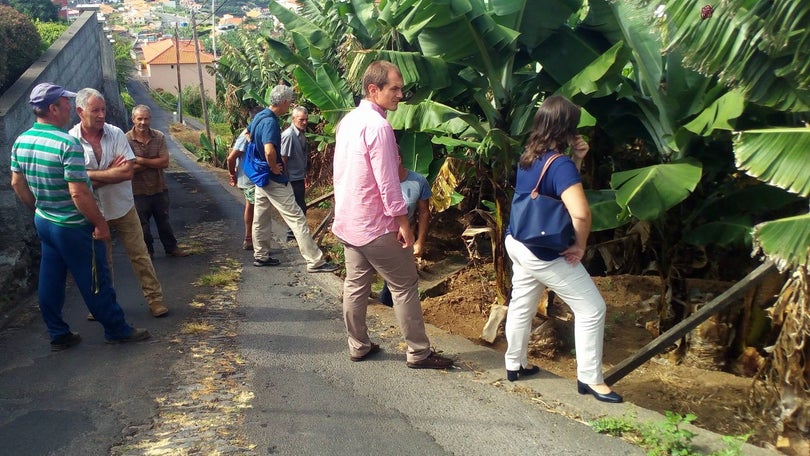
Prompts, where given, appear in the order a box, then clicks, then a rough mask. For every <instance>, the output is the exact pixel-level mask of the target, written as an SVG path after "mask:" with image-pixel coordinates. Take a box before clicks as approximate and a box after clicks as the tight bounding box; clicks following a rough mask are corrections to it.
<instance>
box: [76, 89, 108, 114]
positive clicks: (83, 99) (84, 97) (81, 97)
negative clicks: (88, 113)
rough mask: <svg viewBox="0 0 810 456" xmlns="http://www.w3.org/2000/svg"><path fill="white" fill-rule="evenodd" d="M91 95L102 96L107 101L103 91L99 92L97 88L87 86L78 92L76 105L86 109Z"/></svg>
mask: <svg viewBox="0 0 810 456" xmlns="http://www.w3.org/2000/svg"><path fill="white" fill-rule="evenodd" d="M90 97H96V98H101V100H102V101H106V100H104V95H102V94H101V92H99V91H98V90H96V89H93V88H90V87H86V88H84V89H82V90H79V91H78V92H76V106H77V107H79V108H82V109H86V108H87V102H88V101H89V100H90Z"/></svg>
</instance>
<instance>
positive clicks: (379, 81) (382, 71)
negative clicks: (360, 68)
mask: <svg viewBox="0 0 810 456" xmlns="http://www.w3.org/2000/svg"><path fill="white" fill-rule="evenodd" d="M391 70H394V71H396V72H397V74H398V75H400V76H402V72H401V71H399V67H397V66H396V65H394V64H393V63H391V62H389V61H387V60H376V61H374V62H371V65H369V66H368V68H366V71H365V72H364V73H363V96H364V97H367V96H368V86H369V85H371V84H374V85H375V86H377V87H379V88H381V89H382V88H383V87H385V85H386V84H388V74H389V73H390V72H391Z"/></svg>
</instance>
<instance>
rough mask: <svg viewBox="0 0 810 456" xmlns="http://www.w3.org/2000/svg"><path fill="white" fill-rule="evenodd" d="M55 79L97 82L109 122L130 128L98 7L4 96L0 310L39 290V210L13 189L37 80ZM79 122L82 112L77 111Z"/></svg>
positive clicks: (74, 84) (70, 84) (0, 119)
mask: <svg viewBox="0 0 810 456" xmlns="http://www.w3.org/2000/svg"><path fill="white" fill-rule="evenodd" d="M41 82H53V83H55V84H59V85H61V86H63V87H65V88H66V89H68V90H71V91H74V92H75V91H77V90H79V89H82V88H84V87H93V88H95V89H97V90H99V91H101V93H103V94H104V96H105V98H106V99H107V121H108V122H110V123H112V124H115V125H117V126H119V127H121V128H123V129H125V130H126V129H128V128H129V127H128V118H129V116H128V115H127V114H126V112H125V108H124V104H123V101H122V100H121V94H120V93H119V91H118V84H117V82H116V81H115V59H114V56H113V50H112V45H111V44H110V42H109V41H108V40H107V38H106V36H105V33H104V31H103V29H102V25H101V24H100V23H99V22H98V20H97V19H96V13H95V12H84V13H82V14H81V16H79V19H78V20H77V21H75V22H74V23H73V24H72V25H71V26H70V28H68V29H67V30H66V31H65V33H64V34H62V36H61V37H60V38H59V39H58V40H57V41H56V42H55V43H54V44H53V45H52V46H51V47H50V48H49V49H48V50H47V51H46V52H45V54H43V55H42V56H41V57H40V58H39V59H38V60H37V61H36V62H34V64H33V65H31V67H30V68H28V70H27V71H26V72H25V73H24V74H23V75H22V76H21V77H20V79H18V80H17V82H15V83H14V85H12V86H11V87H10V88H9V89H8V90H7V91H6V92H5V93H3V94H2V96H0V290H2V293H0V311H4V310H6V309H7V308H8V307H9V306H10V305H11V304H13V303H15V302H17V301H18V299H19V298H21V297H25V296H27V295H29V294H30V293H32V292H33V291H35V286H36V283H37V275H38V265H39V255H40V248H39V240H38V239H37V237H36V232H35V231H34V225H33V216H34V215H33V213H32V212H31V211H30V210H28V209H27V208H26V207H25V206H23V205H22V204H21V203H20V202H19V201H18V200H17V198H16V195H15V194H14V191H13V190H12V189H11V171H10V169H9V165H10V156H11V146H12V144H13V143H14V140H15V139H16V138H17V136H18V135H19V134H20V133H22V132H23V131H25V130H27V129H28V128H30V127H31V125H32V124H33V123H34V121H35V120H36V118H35V117H34V113H33V112H32V111H31V106H30V105H29V104H28V95H29V94H30V93H31V90H32V89H33V88H34V86H36V85H37V84H39V83H41ZM74 121H75V122H78V117H76V116H75V114H74Z"/></svg>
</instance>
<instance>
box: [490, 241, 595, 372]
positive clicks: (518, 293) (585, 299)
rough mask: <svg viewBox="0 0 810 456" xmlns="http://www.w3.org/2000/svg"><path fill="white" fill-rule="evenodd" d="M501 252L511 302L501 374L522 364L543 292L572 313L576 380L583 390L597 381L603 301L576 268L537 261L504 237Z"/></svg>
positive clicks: (579, 267)
mask: <svg viewBox="0 0 810 456" xmlns="http://www.w3.org/2000/svg"><path fill="white" fill-rule="evenodd" d="M505 244H506V251H507V252H508V253H509V258H511V259H512V298H511V300H510V301H509V312H508V313H507V315H506V341H507V343H508V344H509V345H508V348H507V350H506V354H505V355H504V361H505V364H506V369H507V370H518V369H520V367H521V366H526V365H527V364H528V362H529V360H528V347H529V335H530V333H531V329H532V328H531V326H532V318H533V317H534V315H535V314H536V313H537V304H538V302H539V301H540V295H541V294H542V293H543V291H544V290H545V287H548V288H549V289H550V290H552V291H553V292H555V293H556V294H557V296H559V297H560V298H561V299H562V300H563V301H565V303H566V304H568V307H570V308H571V310H572V311H573V312H574V341H575V346H576V354H577V379H579V381H581V382H583V383H587V384H589V385H595V384H599V383H602V382H603V376H602V343H603V339H604V335H605V300H604V299H603V298H602V295H601V294H599V290H598V289H597V288H596V285H595V284H594V283H593V279H591V276H590V275H589V274H588V271H586V270H585V267H584V266H582V263H577V264H576V265H575V266H572V265H570V264H568V263H566V262H565V258H563V257H560V258H558V259H555V260H553V261H543V260H541V259H539V258H537V257H536V256H535V255H534V254H533V253H532V252H531V251H530V250H529V249H527V248H526V246H525V245H523V244H522V243H521V242H520V241H517V240H516V239H514V238H513V237H512V236H507V237H506V241H505Z"/></svg>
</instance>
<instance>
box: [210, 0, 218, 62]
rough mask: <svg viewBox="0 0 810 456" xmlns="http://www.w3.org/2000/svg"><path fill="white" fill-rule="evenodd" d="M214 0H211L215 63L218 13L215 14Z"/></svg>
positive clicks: (215, 59)
mask: <svg viewBox="0 0 810 456" xmlns="http://www.w3.org/2000/svg"><path fill="white" fill-rule="evenodd" d="M214 1H215V0H211V48H212V49H213V51H214V65H216V64H217V15H216V14H214V13H215V12H216V9H214Z"/></svg>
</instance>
